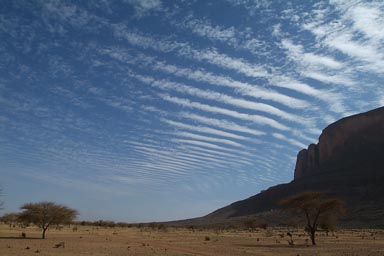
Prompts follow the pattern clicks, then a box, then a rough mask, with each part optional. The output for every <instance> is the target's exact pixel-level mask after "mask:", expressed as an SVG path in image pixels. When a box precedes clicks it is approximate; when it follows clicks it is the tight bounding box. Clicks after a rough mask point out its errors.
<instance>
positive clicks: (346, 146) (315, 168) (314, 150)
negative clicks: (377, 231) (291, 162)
mask: <svg viewBox="0 0 384 256" xmlns="http://www.w3.org/2000/svg"><path fill="white" fill-rule="evenodd" d="M305 190H318V191H325V192H327V193H328V194H329V195H331V196H336V197H340V198H342V199H343V200H345V201H346V203H347V206H348V213H347V215H346V216H345V218H343V220H342V222H343V223H344V224H345V225H348V226H353V227H384V107H381V108H378V109H375V110H371V111H369V112H366V113H361V114H357V115H353V116H350V117H346V118H343V119H341V120H339V121H337V122H335V123H332V124H331V125H329V126H328V127H326V128H325V129H324V130H323V132H322V134H321V136H320V138H319V142H318V144H311V145H310V146H309V147H308V149H303V150H301V151H300V152H299V153H298V156H297V161H296V168H295V173H294V180H293V181H292V182H290V183H287V184H280V185H277V186H274V187H270V188H269V189H267V190H265V191H262V192H261V193H259V194H257V195H254V196H252V197H250V198H247V199H245V200H241V201H238V202H235V203H232V204H230V205H228V206H226V207H223V208H221V209H218V210H216V211H214V212H212V213H210V214H208V215H207V216H204V217H201V218H196V219H191V220H186V221H184V222H183V221H182V222H180V223H189V224H208V223H228V222H231V221H233V220H236V219H238V218H241V217H244V216H250V215H256V216H258V217H260V218H264V219H265V220H267V221H272V222H274V223H275V224H278V222H280V221H282V220H281V218H280V219H279V216H278V215H279V214H278V212H279V211H278V209H279V206H278V202H279V201H280V200H281V199H283V198H285V197H287V196H290V195H293V194H296V193H298V192H301V191H305ZM275 213H276V214H275Z"/></svg>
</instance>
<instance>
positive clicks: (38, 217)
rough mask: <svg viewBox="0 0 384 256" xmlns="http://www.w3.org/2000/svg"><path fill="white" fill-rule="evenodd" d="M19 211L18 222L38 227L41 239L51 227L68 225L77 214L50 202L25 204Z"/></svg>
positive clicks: (72, 210)
mask: <svg viewBox="0 0 384 256" xmlns="http://www.w3.org/2000/svg"><path fill="white" fill-rule="evenodd" d="M20 209H21V210H23V211H22V212H21V213H20V214H19V220H20V221H22V222H29V223H33V224H35V225H36V226H38V227H40V228H41V229H42V230H43V233H42V238H43V239H44V238H45V232H46V231H47V229H48V228H49V227H50V226H51V225H59V224H66V223H70V222H71V221H73V220H74V219H75V218H76V216H77V214H78V212H77V211H76V210H74V209H71V208H69V207H67V206H64V205H60V204H56V203H52V202H39V203H27V204H24V205H23V206H21V207H20Z"/></svg>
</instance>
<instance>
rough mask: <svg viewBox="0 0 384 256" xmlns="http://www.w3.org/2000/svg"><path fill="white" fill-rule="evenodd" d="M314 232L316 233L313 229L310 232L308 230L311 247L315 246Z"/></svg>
mask: <svg viewBox="0 0 384 256" xmlns="http://www.w3.org/2000/svg"><path fill="white" fill-rule="evenodd" d="M315 232H316V230H315V229H311V230H310V237H311V242H312V245H316V240H315Z"/></svg>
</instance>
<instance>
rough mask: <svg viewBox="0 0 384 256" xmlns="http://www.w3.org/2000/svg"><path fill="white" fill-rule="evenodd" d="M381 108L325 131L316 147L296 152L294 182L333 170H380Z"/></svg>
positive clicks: (383, 118) (383, 115) (383, 122)
mask: <svg viewBox="0 0 384 256" xmlns="http://www.w3.org/2000/svg"><path fill="white" fill-rule="evenodd" d="M383 145H384V107H382V108H378V109H375V110H372V111H369V112H366V113H362V114H358V115H354V116H350V117H346V118H343V119H341V120H339V121H337V122H335V123H333V124H331V125H329V126H328V127H327V128H325V129H324V130H323V132H322V134H321V135H320V138H319V142H318V144H316V145H315V144H311V145H310V146H309V147H308V149H303V150H301V151H300V152H299V154H298V156H297V161H296V168H295V174H294V177H295V180H296V179H300V178H302V177H306V176H310V175H314V174H318V173H319V172H325V171H332V170H334V169H340V168H343V169H346V168H354V169H356V168H357V167H358V166H361V165H365V166H368V167H370V168H371V167H375V166H379V165H380V164H381V163H383V161H384V159H383V157H384V149H383Z"/></svg>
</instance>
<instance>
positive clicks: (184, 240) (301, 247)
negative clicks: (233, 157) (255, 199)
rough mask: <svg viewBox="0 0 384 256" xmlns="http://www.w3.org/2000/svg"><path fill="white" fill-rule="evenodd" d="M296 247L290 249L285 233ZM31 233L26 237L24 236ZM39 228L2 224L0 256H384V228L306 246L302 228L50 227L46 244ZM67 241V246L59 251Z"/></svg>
mask: <svg viewBox="0 0 384 256" xmlns="http://www.w3.org/2000/svg"><path fill="white" fill-rule="evenodd" d="M288 231H290V232H292V233H293V240H294V243H295V245H294V246H289V245H288V242H287V240H288V238H289V237H288V236H287V235H286V233H287V232H288ZM22 232H24V233H26V236H27V237H26V238H22V237H21V233H22ZM40 236H41V232H40V230H39V229H37V228H35V227H28V228H25V229H22V228H12V229H10V228H9V227H8V226H7V225H0V255H2V256H16V255H17V256H22V255H63V256H64V255H68V256H70V255H71V256H77V255H94V256H106V255H124V256H125V255H137V256H143V255H169V256H172V255H175V256H176V255H178V256H179V255H185V256H192V255H196V256H197V255H201V256H215V255H258V256H263V255H265V256H267V255H268V256H271V255H289V256H297V255H300V256H305V255H308V256H313V255H349V256H351V255H356V256H361V255H370V256H378V255H384V230H339V231H337V232H335V233H334V234H333V235H332V234H330V235H329V236H326V235H325V234H324V233H322V232H319V233H318V237H317V238H318V245H316V246H311V245H308V246H307V245H306V239H307V236H305V235H304V231H303V230H293V229H280V228H270V229H267V230H257V231H254V232H248V231H236V230H228V231H215V230H188V229H182V228H179V229H175V228H167V229H166V230H153V229H149V228H142V229H139V228H96V227H87V226H79V227H78V228H77V231H76V230H75V231H74V230H73V227H64V228H63V229H61V230H55V229H50V230H49V231H48V232H47V238H46V239H45V240H43V239H40ZM60 242H64V247H62V246H60V247H59V248H54V247H55V245H56V244H59V243H60Z"/></svg>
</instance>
